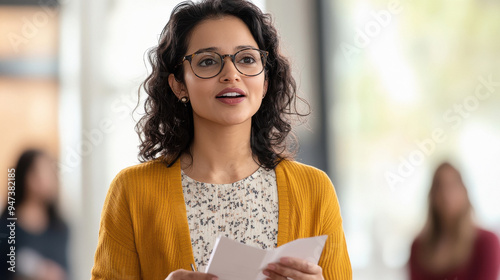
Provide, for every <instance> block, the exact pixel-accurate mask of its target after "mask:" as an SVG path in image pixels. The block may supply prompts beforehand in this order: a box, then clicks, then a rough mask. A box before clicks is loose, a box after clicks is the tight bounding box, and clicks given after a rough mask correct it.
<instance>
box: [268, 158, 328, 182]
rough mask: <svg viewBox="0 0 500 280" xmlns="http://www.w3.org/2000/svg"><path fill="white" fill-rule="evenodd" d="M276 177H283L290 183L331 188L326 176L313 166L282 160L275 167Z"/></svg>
mask: <svg viewBox="0 0 500 280" xmlns="http://www.w3.org/2000/svg"><path fill="white" fill-rule="evenodd" d="M276 174H277V176H280V175H281V176H283V177H285V178H286V179H287V180H288V181H290V183H309V184H315V185H328V186H331V184H332V183H331V181H330V178H329V177H328V175H327V174H326V173H325V172H324V171H323V170H320V169H318V168H316V167H314V166H310V165H307V164H304V163H300V162H297V161H293V160H282V161H281V162H280V163H279V164H278V166H276Z"/></svg>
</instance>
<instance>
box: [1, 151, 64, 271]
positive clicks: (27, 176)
mask: <svg viewBox="0 0 500 280" xmlns="http://www.w3.org/2000/svg"><path fill="white" fill-rule="evenodd" d="M14 174H15V190H13V192H14V193H15V195H11V197H13V198H14V199H15V200H13V201H14V202H15V203H14V205H9V204H7V206H6V207H5V209H4V211H3V212H2V217H1V224H2V226H1V232H0V237H2V238H1V239H0V252H1V253H2V255H1V257H0V262H1V263H2V269H1V272H0V279H34V280H42V279H51V280H62V279H67V271H68V261H67V246H68V237H69V233H68V227H67V226H66V223H65V222H64V221H63V220H62V219H61V217H60V216H59V215H58V214H57V211H56V206H55V205H56V199H57V192H58V189H57V186H58V182H57V169H56V165H55V162H54V161H53V160H52V158H50V157H49V156H48V155H46V154H45V153H43V152H41V151H39V150H28V151H26V152H24V153H23V154H22V155H21V157H20V158H19V160H18V162H17V165H16V167H15V173H14ZM9 206H14V210H12V209H9V208H8V207H9ZM11 210H12V212H11ZM11 213H13V214H14V217H15V218H17V220H15V223H16V224H15V239H13V240H14V241H15V243H14V242H9V241H12V240H9V241H8V240H7V238H5V239H4V237H7V236H10V235H11V233H10V229H9V228H7V226H6V225H5V224H4V223H11V221H12V220H7V218H12V217H13V216H12V215H11ZM10 246H15V250H14V252H15V258H16V259H15V260H16V261H15V273H12V272H11V271H9V270H7V268H8V267H11V265H10V264H8V263H7V259H5V258H6V257H7V253H8V252H9V251H10V250H9V249H10ZM9 260H10V257H9Z"/></svg>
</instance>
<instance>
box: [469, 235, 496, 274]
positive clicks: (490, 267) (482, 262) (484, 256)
mask: <svg viewBox="0 0 500 280" xmlns="http://www.w3.org/2000/svg"><path fill="white" fill-rule="evenodd" d="M480 234H481V237H480V240H479V242H478V243H477V248H476V249H477V251H478V256H479V258H478V259H477V260H476V262H475V266H476V267H475V269H476V271H477V274H476V275H475V276H474V279H483V280H497V279H498V276H499V272H500V271H499V270H500V242H499V241H498V237H497V236H496V235H495V234H493V233H491V232H486V231H484V232H482V233H480Z"/></svg>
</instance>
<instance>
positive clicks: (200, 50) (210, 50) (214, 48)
mask: <svg viewBox="0 0 500 280" xmlns="http://www.w3.org/2000/svg"><path fill="white" fill-rule="evenodd" d="M248 48H252V49H258V48H256V47H254V46H250V45H241V46H237V47H236V50H242V49H248ZM219 50H220V49H219V48H217V47H208V48H203V49H199V50H197V51H196V52H195V53H202V52H216V51H219Z"/></svg>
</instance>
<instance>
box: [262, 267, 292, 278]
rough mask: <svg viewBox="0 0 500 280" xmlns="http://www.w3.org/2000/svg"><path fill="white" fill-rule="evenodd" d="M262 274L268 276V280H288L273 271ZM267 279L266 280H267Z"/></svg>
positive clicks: (265, 271)
mask: <svg viewBox="0 0 500 280" xmlns="http://www.w3.org/2000/svg"><path fill="white" fill-rule="evenodd" d="M262 273H264V275H265V276H267V279H271V280H288V278H286V277H285V276H283V275H280V274H278V273H276V272H274V271H271V270H268V269H266V270H264V271H263V272H262ZM267 279H266V280H267Z"/></svg>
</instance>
